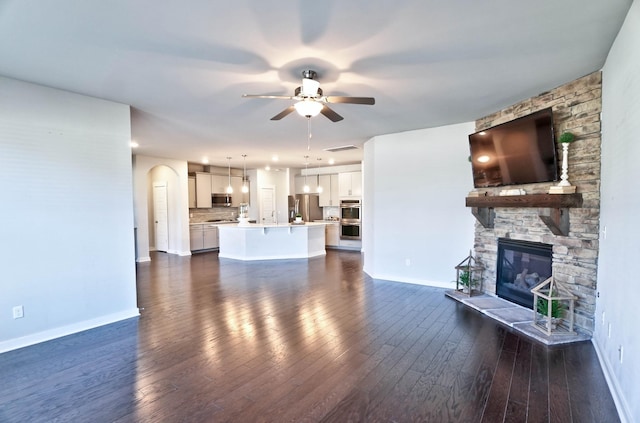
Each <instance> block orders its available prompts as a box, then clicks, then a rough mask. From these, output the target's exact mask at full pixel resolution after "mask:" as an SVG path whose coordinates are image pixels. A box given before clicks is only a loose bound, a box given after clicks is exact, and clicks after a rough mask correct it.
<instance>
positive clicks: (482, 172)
mask: <svg viewBox="0 0 640 423" xmlns="http://www.w3.org/2000/svg"><path fill="white" fill-rule="evenodd" d="M469 148H470V150H471V168H472V170H473V186H474V187H476V188H485V187H496V186H503V185H520V184H531V183H536V182H551V181H557V180H558V160H557V153H556V141H555V137H554V134H553V113H552V111H551V108H547V109H543V110H540V111H537V112H535V113H532V114H530V115H527V116H523V117H521V118H518V119H515V120H512V121H510V122H506V123H503V124H500V125H496V126H494V127H491V128H489V129H485V130H484V131H479V132H476V133H475V134H471V135H469Z"/></svg>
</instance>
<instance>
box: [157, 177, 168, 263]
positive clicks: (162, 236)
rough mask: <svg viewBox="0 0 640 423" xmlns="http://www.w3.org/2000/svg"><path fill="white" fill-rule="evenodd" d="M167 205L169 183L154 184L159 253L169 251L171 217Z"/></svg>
mask: <svg viewBox="0 0 640 423" xmlns="http://www.w3.org/2000/svg"><path fill="white" fill-rule="evenodd" d="M168 214H169V213H168V204H167V183H166V182H154V183H153V223H154V233H155V244H156V245H155V247H156V250H158V251H165V252H166V251H167V250H168V249H169V217H168Z"/></svg>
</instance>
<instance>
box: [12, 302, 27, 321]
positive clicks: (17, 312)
mask: <svg viewBox="0 0 640 423" xmlns="http://www.w3.org/2000/svg"><path fill="white" fill-rule="evenodd" d="M23 317H24V307H22V306H21V305H19V306H15V307H14V308H13V318H14V319H21V318H23Z"/></svg>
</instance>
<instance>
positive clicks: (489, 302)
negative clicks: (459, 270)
mask: <svg viewBox="0 0 640 423" xmlns="http://www.w3.org/2000/svg"><path fill="white" fill-rule="evenodd" d="M445 295H446V296H447V297H449V298H451V299H454V300H456V301H458V302H460V303H462V304H464V305H466V306H467V307H470V308H472V309H474V310H477V311H479V312H480V313H482V314H484V315H486V316H488V317H490V318H492V319H494V320H496V321H498V322H500V323H501V324H503V325H505V326H508V327H510V328H511V329H513V330H515V331H516V332H518V333H520V334H522V335H524V336H526V337H527V338H530V339H535V340H536V341H538V342H542V343H543V344H545V345H562V344H569V343H572V342H581V341H587V340H589V339H590V338H591V336H590V335H586V334H577V335H572V334H554V335H551V336H548V335H547V334H545V333H543V332H541V331H540V330H539V329H536V328H535V327H533V325H532V324H531V322H533V311H531V310H529V309H528V308H526V307H522V306H520V305H518V304H514V303H512V302H509V301H506V300H503V299H502V298H495V297H493V296H490V295H487V294H484V295H478V296H473V297H469V296H468V295H467V294H463V293H461V292H459V291H455V290H454V291H447V292H446V293H445Z"/></svg>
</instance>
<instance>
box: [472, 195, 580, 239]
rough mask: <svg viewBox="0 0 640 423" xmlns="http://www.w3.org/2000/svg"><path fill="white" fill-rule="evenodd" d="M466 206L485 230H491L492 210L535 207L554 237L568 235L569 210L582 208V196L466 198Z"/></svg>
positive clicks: (493, 214)
mask: <svg viewBox="0 0 640 423" xmlns="http://www.w3.org/2000/svg"><path fill="white" fill-rule="evenodd" d="M465 203H466V206H467V207H471V208H472V209H471V213H472V214H473V215H474V216H475V217H476V219H477V220H478V222H480V224H482V226H484V227H485V228H493V219H494V216H495V213H494V211H493V209H494V208H497V207H521V208H526V207H537V208H544V209H546V210H545V211H543V212H541V213H540V214H539V216H540V219H541V220H542V222H544V224H545V225H546V226H547V227H548V228H549V230H550V231H551V232H552V233H553V234H554V235H562V236H567V235H568V234H569V208H571V207H582V194H580V193H577V194H528V195H499V196H480V197H467V198H466V201H465Z"/></svg>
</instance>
